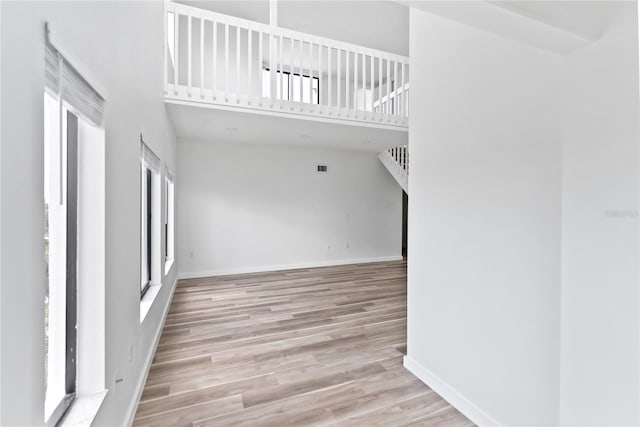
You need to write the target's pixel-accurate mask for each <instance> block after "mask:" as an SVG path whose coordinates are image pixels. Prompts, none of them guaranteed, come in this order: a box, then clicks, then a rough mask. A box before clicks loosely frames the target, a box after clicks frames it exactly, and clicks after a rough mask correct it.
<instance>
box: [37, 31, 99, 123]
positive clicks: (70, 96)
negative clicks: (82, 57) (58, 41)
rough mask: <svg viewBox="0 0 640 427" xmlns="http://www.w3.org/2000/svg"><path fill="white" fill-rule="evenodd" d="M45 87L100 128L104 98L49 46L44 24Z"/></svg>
mask: <svg viewBox="0 0 640 427" xmlns="http://www.w3.org/2000/svg"><path fill="white" fill-rule="evenodd" d="M45 34H46V37H45V73H44V75H45V87H46V89H47V90H48V91H49V92H51V94H52V95H54V96H55V97H57V98H58V97H61V98H62V101H63V102H65V103H67V104H68V105H69V106H70V107H72V108H73V109H74V110H75V111H76V112H77V113H78V114H80V115H82V116H83V117H84V118H86V119H87V120H89V121H90V122H91V123H93V124H94V125H96V126H101V124H102V117H103V113H104V98H103V97H102V96H101V95H100V94H99V93H98V92H97V91H96V90H95V89H94V88H93V87H92V86H91V85H90V84H89V82H87V81H86V80H85V79H84V77H82V75H81V74H80V73H78V71H77V70H76V69H75V68H74V67H73V65H71V64H70V63H69V61H67V60H66V59H65V57H64V56H63V55H62V54H61V53H60V52H59V51H58V49H56V47H55V46H54V45H53V44H51V41H50V40H49V30H48V27H47V26H46V24H45Z"/></svg>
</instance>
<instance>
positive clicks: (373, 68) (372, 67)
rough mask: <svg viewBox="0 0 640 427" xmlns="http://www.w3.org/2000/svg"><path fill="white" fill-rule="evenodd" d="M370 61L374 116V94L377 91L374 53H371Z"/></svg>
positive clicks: (371, 97)
mask: <svg viewBox="0 0 640 427" xmlns="http://www.w3.org/2000/svg"><path fill="white" fill-rule="evenodd" d="M369 58H370V62H371V96H370V99H371V101H370V102H371V117H372V118H373V113H374V111H373V94H374V93H375V90H376V88H375V86H374V85H375V57H374V56H373V55H371V56H370V57H369Z"/></svg>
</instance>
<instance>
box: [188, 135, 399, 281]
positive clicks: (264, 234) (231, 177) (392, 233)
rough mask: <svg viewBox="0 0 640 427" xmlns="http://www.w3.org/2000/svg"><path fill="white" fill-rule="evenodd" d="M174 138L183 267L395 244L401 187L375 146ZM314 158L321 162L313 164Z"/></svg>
mask: <svg viewBox="0 0 640 427" xmlns="http://www.w3.org/2000/svg"><path fill="white" fill-rule="evenodd" d="M178 146H179V155H178V157H179V170H180V178H179V179H177V180H176V186H177V188H178V197H177V203H178V211H177V212H178V226H179V227H180V230H181V231H180V233H179V234H178V236H177V250H178V252H177V254H178V260H179V261H178V271H179V274H180V275H185V276H187V275H188V276H202V275H211V274H220V273H228V272H238V271H258V270H270V269H274V268H290V267H300V266H309V265H320V264H335V263H341V262H357V261H363V260H372V259H379V258H389V257H398V256H400V254H401V225H402V219H401V210H402V190H401V189H400V187H399V186H398V184H396V182H395V181H394V180H393V178H392V177H391V175H390V174H389V173H388V172H387V171H386V169H385V168H384V167H383V166H382V164H381V163H380V161H379V160H378V159H377V157H376V156H375V154H374V153H356V152H346V151H329V150H321V149H311V148H294V147H285V146H273V145H271V146H261V145H252V144H226V143H213V142H195V141H185V140H180V141H179V144H178ZM317 165H327V166H328V172H327V173H318V172H317V170H316V168H317ZM347 245H348V247H347Z"/></svg>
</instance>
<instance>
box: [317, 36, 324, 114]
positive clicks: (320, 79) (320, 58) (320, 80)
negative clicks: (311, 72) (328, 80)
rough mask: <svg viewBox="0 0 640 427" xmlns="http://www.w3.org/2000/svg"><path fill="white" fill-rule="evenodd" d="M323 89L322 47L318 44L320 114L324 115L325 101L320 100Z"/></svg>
mask: <svg viewBox="0 0 640 427" xmlns="http://www.w3.org/2000/svg"><path fill="white" fill-rule="evenodd" d="M321 87H322V45H321V44H320V43H318V112H319V113H320V114H322V107H321V105H323V104H322V103H323V101H324V99H320V88H321Z"/></svg>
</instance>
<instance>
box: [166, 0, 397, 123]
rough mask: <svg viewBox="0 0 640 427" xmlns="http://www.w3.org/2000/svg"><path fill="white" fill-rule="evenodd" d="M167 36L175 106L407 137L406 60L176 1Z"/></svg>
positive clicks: (169, 95) (169, 88) (170, 96)
mask: <svg viewBox="0 0 640 427" xmlns="http://www.w3.org/2000/svg"><path fill="white" fill-rule="evenodd" d="M165 34H166V45H165V47H166V49H165V70H164V77H165V100H166V102H167V103H169V104H174V105H179V106H191V107H208V108H214V109H223V110H227V111H234V112H253V113H260V114H262V115H265V114H266V115H275V116H278V117H286V118H294V119H299V118H302V119H310V120H314V121H325V122H329V123H336V124H354V125H359V126H366V127H373V128H379V129H380V128H381V129H387V130H395V131H400V132H403V133H404V132H406V130H407V126H408V106H409V58H407V57H404V56H400V55H396V54H393V53H387V52H383V51H379V50H374V49H370V48H366V47H362V46H357V45H353V44H349V43H344V42H341V41H336V40H331V39H327V38H322V37H317V36H313V35H309V34H305V33H301V32H297V31H292V30H288V29H284V28H280V27H277V26H272V25H266V24H263V23H259V22H253V21H249V20H245V19H240V18H236V17H232V16H228V15H224V14H220V13H216V12H212V11H208V10H204V9H199V8H195V7H191V6H187V5H183V4H179V3H174V2H169V3H166V11H165ZM182 111H186V110H182Z"/></svg>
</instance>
